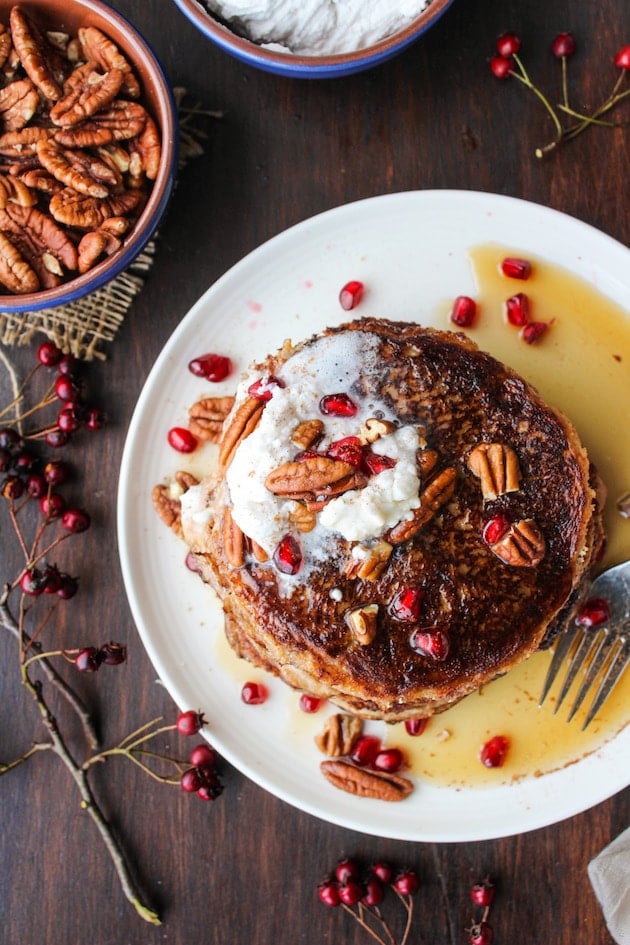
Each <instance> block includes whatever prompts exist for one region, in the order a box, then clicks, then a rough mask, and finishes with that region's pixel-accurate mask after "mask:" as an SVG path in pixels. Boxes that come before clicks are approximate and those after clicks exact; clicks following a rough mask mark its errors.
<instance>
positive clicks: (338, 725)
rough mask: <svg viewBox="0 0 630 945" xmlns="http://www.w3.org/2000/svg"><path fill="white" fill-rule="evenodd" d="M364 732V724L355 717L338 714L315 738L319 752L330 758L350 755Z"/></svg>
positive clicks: (333, 716)
mask: <svg viewBox="0 0 630 945" xmlns="http://www.w3.org/2000/svg"><path fill="white" fill-rule="evenodd" d="M362 731H363V722H362V721H361V719H359V718H357V717H356V716H355V715H347V714H346V713H345V712H337V713H335V715H331V716H330V718H329V719H328V720H327V722H326V724H325V725H324V728H323V730H322V731H321V732H320V733H319V734H318V735H316V736H315V744H316V745H317V747H318V748H319V750H320V751H321V752H322V753H323V754H324V755H328V756H329V757H330V758H341V757H342V755H349V754H350V752H351V751H352V749H353V748H354V744H355V742H356V740H357V738H358V737H359V735H360V734H361V732H362Z"/></svg>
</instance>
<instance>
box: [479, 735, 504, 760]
mask: <svg viewBox="0 0 630 945" xmlns="http://www.w3.org/2000/svg"><path fill="white" fill-rule="evenodd" d="M509 747H510V743H509V741H508V739H507V738H506V737H505V735H495V736H494V737H493V738H491V739H489V740H488V741H487V742H486V743H485V745H484V746H483V747H482V749H481V752H480V754H479V760H480V761H481V763H482V765H485V767H486V768H500V767H501V766H502V765H503V762H504V761H505V757H506V755H507V752H508V748H509Z"/></svg>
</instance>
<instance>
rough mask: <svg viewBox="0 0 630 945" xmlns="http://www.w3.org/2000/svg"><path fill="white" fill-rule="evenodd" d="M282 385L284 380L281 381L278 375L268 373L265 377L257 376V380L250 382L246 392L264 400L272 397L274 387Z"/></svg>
mask: <svg viewBox="0 0 630 945" xmlns="http://www.w3.org/2000/svg"><path fill="white" fill-rule="evenodd" d="M284 386H285V384H284V381H281V380H280V378H279V377H275V375H273V374H268V375H267V376H266V377H259V378H258V380H257V381H254V383H253V384H250V385H249V387H248V388H247V393H248V394H249V396H250V397H254V398H255V399H256V400H264V401H265V402H266V401H268V400H271V398H272V397H273V389H274V387H281V388H282V387H284Z"/></svg>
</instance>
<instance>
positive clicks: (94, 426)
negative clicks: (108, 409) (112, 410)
mask: <svg viewBox="0 0 630 945" xmlns="http://www.w3.org/2000/svg"><path fill="white" fill-rule="evenodd" d="M106 423H107V414H106V413H105V412H104V411H103V410H101V409H100V408H99V407H90V408H89V409H88V411H87V415H86V417H85V420H84V424H85V426H86V427H87V429H88V430H91V431H92V432H93V433H96V432H97V430H100V429H101V427H103V426H104V425H105V424H106Z"/></svg>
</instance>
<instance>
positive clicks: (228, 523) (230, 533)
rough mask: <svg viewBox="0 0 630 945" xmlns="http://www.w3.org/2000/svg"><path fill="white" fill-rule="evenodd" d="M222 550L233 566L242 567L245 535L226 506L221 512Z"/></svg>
mask: <svg viewBox="0 0 630 945" xmlns="http://www.w3.org/2000/svg"><path fill="white" fill-rule="evenodd" d="M222 534H223V550H224V551H225V557H226V558H227V560H228V561H229V563H230V564H231V565H232V567H233V568H242V567H243V565H244V564H245V536H244V535H243V532H242V530H241V529H240V528H239V526H238V525H237V524H236V522H235V521H234V519H233V518H232V513H231V511H230V510H229V509H228V508H226V509H225V512H224V513H223V533H222Z"/></svg>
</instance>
